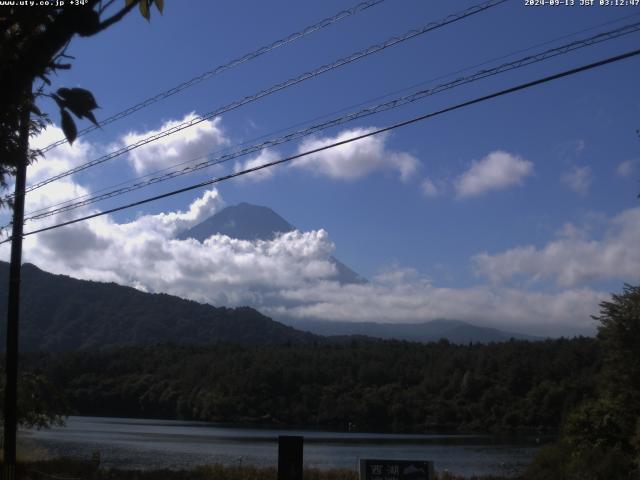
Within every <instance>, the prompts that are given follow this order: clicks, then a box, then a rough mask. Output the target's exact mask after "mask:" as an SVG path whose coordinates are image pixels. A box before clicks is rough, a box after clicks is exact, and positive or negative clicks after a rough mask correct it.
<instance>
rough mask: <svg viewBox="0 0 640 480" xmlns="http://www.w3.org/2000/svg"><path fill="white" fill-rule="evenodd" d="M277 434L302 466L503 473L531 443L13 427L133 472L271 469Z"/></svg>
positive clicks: (101, 425) (160, 425) (113, 425)
mask: <svg viewBox="0 0 640 480" xmlns="http://www.w3.org/2000/svg"><path fill="white" fill-rule="evenodd" d="M279 435H302V436H303V437H304V463H305V466H307V467H314V468H350V469H354V470H357V468H358V467H357V466H358V459H360V458H378V459H380V458H390V459H393V458H395V459H419V460H432V461H434V462H435V467H436V470H438V471H443V470H448V471H450V472H453V473H456V474H460V475H481V474H501V475H511V474H515V473H517V472H518V471H520V470H521V469H522V468H523V467H524V466H525V465H526V464H527V463H528V462H529V461H530V459H531V458H532V457H533V455H534V454H535V452H536V450H537V448H538V446H537V443H536V439H535V437H530V438H523V437H518V438H517V439H514V438H508V439H504V438H503V439H501V438H497V437H493V436H489V435H395V434H378V433H346V432H345V433H340V432H324V431H313V430H273V429H256V428H232V427H226V426H224V427H223V426H219V425H214V424H209V423H204V422H184V421H171V420H141V419H127V418H97V417H69V418H68V420H67V423H66V425H65V426H64V427H61V428H52V429H50V430H41V431H32V430H27V431H22V432H20V438H21V440H22V441H24V442H26V443H28V444H29V443H30V444H34V445H36V446H37V447H39V448H40V449H43V450H45V451H46V452H47V453H48V454H50V455H52V456H71V457H84V458H89V457H90V456H91V454H92V452H93V451H95V450H99V451H100V455H101V466H103V467H105V468H134V469H156V468H170V469H188V468H191V467H194V466H196V465H203V464H212V463H222V464H226V465H238V464H244V465H256V466H274V465H276V464H277V456H278V445H277V439H278V436H279Z"/></svg>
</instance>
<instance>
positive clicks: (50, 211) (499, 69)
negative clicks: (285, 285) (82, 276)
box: [25, 22, 640, 222]
mask: <svg viewBox="0 0 640 480" xmlns="http://www.w3.org/2000/svg"><path fill="white" fill-rule="evenodd" d="M638 31H640V22H636V23H633V24H629V25H624V26H622V27H620V28H617V29H614V30H610V31H608V32H602V33H598V34H596V35H593V36H591V37H588V38H584V39H580V40H575V41H573V42H570V43H567V44H564V45H560V46H558V47H555V48H551V49H547V50H545V51H543V52H539V53H535V54H533V55H528V56H526V57H523V58H519V59H517V60H513V61H511V62H507V63H503V64H501V65H498V66H495V67H493V68H488V69H483V70H480V71H477V72H475V73H473V74H471V75H467V76H462V77H459V78H456V79H455V80H452V81H450V82H446V83H442V84H439V85H436V86H434V87H431V88H428V89H424V90H419V91H417V92H413V93H411V94H409V95H405V96H401V97H398V98H395V99H393V100H390V101H387V102H384V103H380V104H378V105H375V106H370V107H366V108H363V109H361V110H358V111H355V112H351V113H349V114H347V115H343V116H341V117H337V118H334V119H331V120H329V121H326V122H323V123H319V124H315V125H312V126H310V127H307V128H305V129H302V130H297V131H294V132H291V133H288V134H287V135H284V136H280V137H277V138H272V139H269V140H267V141H265V142H262V143H259V144H254V145H250V146H248V147H245V148H242V149H236V150H235V151H232V152H231V153H227V154H224V155H221V156H219V157H215V158H213V159H209V160H206V161H203V162H200V163H198V164H195V165H190V166H186V167H183V168H181V169H178V170H173V171H169V172H167V173H164V174H162V175H156V176H155V177H152V178H150V179H148V180H145V181H140V182H137V183H135V184H132V185H128V186H125V187H121V188H116V189H114V190H111V191H109V192H106V193H103V194H100V195H93V196H90V195H84V196H82V197H79V198H77V199H71V200H68V201H66V202H62V203H63V204H66V205H63V206H60V207H59V208H53V207H55V205H54V206H49V207H44V208H42V209H39V210H36V211H33V212H30V213H29V215H28V216H27V217H26V218H25V222H26V221H32V220H40V219H43V218H47V217H50V216H53V215H57V214H59V213H63V212H67V211H71V210H74V209H77V208H80V207H83V206H86V205H89V204H92V203H96V202H98V201H101V200H106V199H109V198H113V197H116V196H120V195H123V194H126V193H130V192H132V191H135V190H139V189H141V188H144V187H146V186H149V185H153V184H157V183H160V182H163V181H167V180H170V179H173V178H177V177H180V176H183V175H186V174H189V173H193V172H195V171H199V170H202V169H204V168H208V167H211V166H214V165H219V164H221V163H224V162H227V161H229V160H232V159H235V158H238V157H241V156H245V155H248V154H250V153H254V152H258V151H260V150H263V149H265V148H270V147H273V146H276V145H280V144H283V143H287V142H290V141H293V140H297V139H299V138H302V137H305V136H309V135H312V134H314V133H317V132H319V131H322V130H325V129H328V128H330V127H335V126H338V125H342V124H345V123H348V122H351V121H354V120H356V119H360V118H364V117H368V116H370V115H374V114H377V113H380V112H383V111H388V110H391V109H394V108H397V107H400V106H403V105H407V104H409V103H413V102H416V101H418V100H422V99H424V98H426V97H429V96H432V95H435V94H437V93H441V92H444V91H447V90H450V89H452V88H456V87H459V86H461V85H465V84H468V83H471V82H475V81H478V80H481V79H484V78H488V77H491V76H494V75H498V74H501V73H504V72H507V71H511V70H515V69H518V68H522V67H525V66H529V65H532V64H534V63H538V62H541V61H544V60H548V59H550V58H554V57H557V56H559V55H564V54H567V53H569V52H573V51H575V50H578V49H580V48H584V47H588V46H592V45H596V44H599V43H602V42H604V41H608V40H612V39H615V38H619V37H621V36H624V35H628V34H631V33H635V32H638ZM209 156H210V154H208V155H203V156H200V157H198V158H196V159H192V160H190V161H188V162H182V163H180V164H178V165H177V166H182V165H185V164H186V163H193V162H195V161H197V160H200V159H206V158H208V157H209ZM170 168H175V167H168V169H170ZM168 169H164V170H162V171H166V170H168ZM126 183H128V182H126ZM96 193H99V192H96ZM87 196H89V198H85V197H87ZM82 198H84V199H82ZM45 210H46V211H45ZM40 212H42V213H40Z"/></svg>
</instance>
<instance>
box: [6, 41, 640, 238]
mask: <svg viewBox="0 0 640 480" xmlns="http://www.w3.org/2000/svg"><path fill="white" fill-rule="evenodd" d="M637 55H640V49H636V50H631V51H629V52H626V53H623V54H620V55H615V56H613V57H607V58H605V59H603V60H599V61H596V62H592V63H589V64H586V65H582V66H580V67H576V68H572V69H569V70H564V71H562V72H559V73H556V74H553V75H548V76H546V77H542V78H538V79H536V80H532V81H529V82H525V83H521V84H518V85H516V86H513V87H509V88H506V89H503V90H499V91H497V92H493V93H490V94H488V95H484V96H481V97H476V98H474V99H472V100H467V101H465V102H462V103H458V104H456V105H453V106H450V107H446V108H443V109H440V110H437V111H435V112H430V113H426V114H424V115H420V116H417V117H413V118H411V119H409V120H404V121H402V122H398V123H395V124H393V125H390V126H387V127H384V128H379V129H376V130H372V131H369V132H367V133H364V134H361V135H357V136H354V137H350V138H348V139H345V140H341V141H338V142H334V143H331V144H328V145H323V146H321V147H318V148H314V149H312V150H307V151H305V152H301V153H298V154H295V155H291V156H288V157H285V158H282V159H280V160H276V161H273V162H268V163H265V164H262V165H258V166H255V167H252V168H248V169H245V170H241V171H239V172H235V173H231V174H228V175H224V176H221V177H217V178H214V179H210V180H207V181H204V182H200V183H196V184H193V185H190V186H188V187H184V188H180V189H177V190H173V191H170V192H166V193H163V194H160V195H155V196H153V197H148V198H145V199H143V200H138V201H136V202H132V203H129V204H126V205H121V206H118V207H114V208H111V209H108V210H104V211H102V212H97V213H94V214H91V215H86V216H84V217H80V218H76V219H73V220H68V221H66V222H61V223H58V224H55V225H50V226H48V227H43V228H40V229H37V230H32V231H30V232H27V233H24V234H23V237H26V236H30V235H35V234H37V233H42V232H46V231H50V230H54V229H58V228H62V227H65V226H68V225H72V224H75V223H79V222H82V221H85V220H90V219H92V218H97V217H101V216H103V215H108V214H111V213H115V212H119V211H122V210H125V209H128V208H132V207H136V206H139V205H143V204H146V203H150V202H154V201H157V200H161V199H163V198H167V197H171V196H174V195H178V194H180V193H184V192H188V191H191V190H195V189H198V188H202V187H206V186H209V185H213V184H215V183H220V182H223V181H226V180H230V179H232V178H236V177H240V176H243V175H247V174H250V173H253V172H257V171H259V170H263V169H266V168H271V167H274V166H276V165H281V164H284V163H287V162H291V161H293V160H296V159H298V158H302V157H306V156H308V155H313V154H315V153H319V152H321V151H324V150H328V149H330V148H335V147H338V146H341V145H346V144H349V143H352V142H355V141H358V140H362V139H364V138H368V137H371V136H374V135H379V134H381V133H384V132H388V131H391V130H395V129H397V128H402V127H406V126H408V125H411V124H414V123H417V122H421V121H424V120H427V119H429V118H433V117H436V116H439V115H442V114H445V113H448V112H452V111H455V110H459V109H461V108H465V107H469V106H471V105H475V104H478V103H481V102H485V101H487V100H491V99H494V98H498V97H501V96H504V95H508V94H511V93H515V92H518V91H521V90H525V89H528V88H532V87H534V86H537V85H542V84H545V83H548V82H551V81H555V80H558V79H560V78H564V77H568V76H571V75H576V74H578V73H581V72H585V71H587V70H592V69H595V68H598V67H602V66H604V65H608V64H611V63H615V62H619V61H622V60H625V59H628V58H631V57H635V56H637ZM9 241H11V237H10V238H8V239H6V240H3V241H2V242H0V245H1V244H3V243H7V242H9Z"/></svg>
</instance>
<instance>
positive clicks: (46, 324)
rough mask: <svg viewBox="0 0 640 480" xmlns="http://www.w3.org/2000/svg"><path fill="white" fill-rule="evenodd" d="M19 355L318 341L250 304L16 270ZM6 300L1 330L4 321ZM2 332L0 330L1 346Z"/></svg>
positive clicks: (1, 288) (4, 277)
mask: <svg viewBox="0 0 640 480" xmlns="http://www.w3.org/2000/svg"><path fill="white" fill-rule="evenodd" d="M8 270H9V266H8V264H7V263H5V262H0V293H1V292H7V282H8V278H9V274H8ZM20 299H21V306H20V308H21V317H20V343H21V347H20V348H21V350H22V351H33V350H46V351H66V350H83V349H103V348H107V347H113V346H123V345H154V344H158V343H168V342H171V343H179V344H188V345H205V344H214V343H225V342H233V343H239V344H244V345H257V344H260V345H278V344H284V343H287V342H289V343H291V342H293V343H310V342H313V341H317V340H318V339H319V338H320V337H317V336H315V335H313V334H311V333H306V332H300V331H298V330H295V329H293V328H291V327H288V326H285V325H283V324H281V323H278V322H275V321H273V320H271V319H270V318H269V317H266V316H264V315H262V314H261V313H260V312H258V311H257V310H254V309H253V308H249V307H241V308H224V307H213V306H211V305H206V304H201V303H197V302H192V301H189V300H184V299H181V298H178V297H174V296H171V295H166V294H150V293H145V292H141V291H139V290H136V289H134V288H130V287H123V286H121V285H116V284H115V283H102V282H91V281H86V280H77V279H74V278H70V277H67V276H64V275H53V274H51V273H47V272H44V271H42V270H40V269H39V268H37V267H36V266H34V265H30V264H25V265H23V268H22V292H21V297H20ZM5 302H6V295H2V297H1V298H0V325H5V324H6V312H7V309H6V306H5V305H6V303H5ZM5 334H6V329H5V328H0V345H1V347H0V348H4V345H5V340H4V336H5Z"/></svg>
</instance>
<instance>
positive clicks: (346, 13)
mask: <svg viewBox="0 0 640 480" xmlns="http://www.w3.org/2000/svg"><path fill="white" fill-rule="evenodd" d="M384 1H385V0H367V1H364V2H360V3H358V4H357V5H354V6H353V7H351V8H349V9H346V10H341V11H340V12H338V13H336V14H335V15H332V16H331V17H327V18H325V19H323V20H320V21H319V22H316V23H314V24H313V25H309V26H308V27H305V28H303V29H302V30H300V31H297V32H294V33H291V34H290V35H287V36H286V37H283V38H281V39H279V40H276V41H274V42H272V43H270V44H268V45H264V46H262V47H260V48H258V49H256V50H253V51H251V52H249V53H247V54H245V55H243V56H242V57H238V58H235V59H233V60H230V61H229V62H227V63H224V64H222V65H218V66H217V67H215V68H213V69H211V70H208V71H206V72H203V73H201V74H200V75H197V76H195V77H193V78H191V79H189V80H185V81H184V82H182V83H180V84H178V85H176V86H175V87H172V88H170V89H168V90H165V91H162V92H160V93H158V94H156V95H154V96H152V97H149V98H147V99H145V100H142V101H141V102H139V103H136V104H135V105H132V106H130V107H128V108H126V109H124V110H122V111H120V112H118V113H115V114H113V115H111V116H110V117H107V118H105V119H104V120H101V121H100V126H96V125H91V126H89V127H86V128H84V129H82V130H80V131H79V132H78V134H77V137H80V136H82V135H85V134H87V133H89V132H92V131H94V130H97V129H98V128H101V127H104V126H105V125H109V124H110V123H113V122H115V121H117V120H120V119H122V118H125V117H128V116H129V115H131V114H133V113H135V112H137V111H139V110H142V109H143V108H146V107H148V106H150V105H152V104H154V103H157V102H159V101H161V100H164V99H165V98H169V97H171V96H173V95H175V94H177V93H179V92H182V91H183V90H186V89H187V88H190V87H192V86H194V85H196V84H198V83H200V82H203V81H205V80H208V79H209V78H211V77H213V76H215V75H218V74H219V73H222V72H224V71H226V70H230V69H232V68H234V67H237V66H239V65H242V64H243V63H246V62H248V61H250V60H253V59H255V58H258V57H260V56H262V55H264V54H266V53H269V52H271V51H273V50H276V49H277V48H280V47H284V46H285V45H289V44H290V43H293V42H295V41H296V40H299V39H301V38H303V37H306V36H307V35H310V34H312V33H314V32H317V31H318V30H321V29H323V28H325V27H328V26H329V25H333V24H334V23H336V22H339V21H340V20H342V19H344V18H347V17H350V16H353V15H356V14H358V13H360V12H362V11H364V10H367V9H368V8H371V7H373V6H376V5H378V4H380V3H382V2H384ZM65 143H67V140H66V138H61V139H59V140H57V141H55V142H53V143H51V144H49V145H47V146H46V147H44V148H42V149H40V151H41V152H42V153H45V152H48V151H49V150H51V149H53V148H55V147H58V146H60V145H63V144H65Z"/></svg>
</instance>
